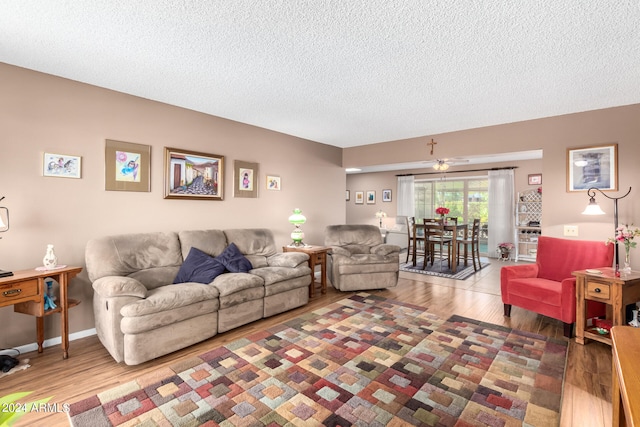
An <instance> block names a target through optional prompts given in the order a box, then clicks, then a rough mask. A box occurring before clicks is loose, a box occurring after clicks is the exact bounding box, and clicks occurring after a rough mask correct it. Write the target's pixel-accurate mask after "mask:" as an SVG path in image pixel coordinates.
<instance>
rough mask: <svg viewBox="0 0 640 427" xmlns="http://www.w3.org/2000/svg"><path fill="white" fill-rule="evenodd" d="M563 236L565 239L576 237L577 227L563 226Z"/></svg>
mask: <svg viewBox="0 0 640 427" xmlns="http://www.w3.org/2000/svg"><path fill="white" fill-rule="evenodd" d="M564 235H565V236H566V237H578V226H577V225H565V226H564Z"/></svg>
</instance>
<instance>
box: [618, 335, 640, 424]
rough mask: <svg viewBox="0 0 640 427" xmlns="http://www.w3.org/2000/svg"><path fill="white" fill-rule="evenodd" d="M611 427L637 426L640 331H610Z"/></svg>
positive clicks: (638, 420)
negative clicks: (611, 369)
mask: <svg viewBox="0 0 640 427" xmlns="http://www.w3.org/2000/svg"><path fill="white" fill-rule="evenodd" d="M611 340H612V342H613V346H612V352H613V354H612V365H613V371H612V372H611V379H612V388H611V409H612V415H613V422H612V425H613V427H618V426H640V399H638V396H639V395H640V365H639V364H638V354H639V353H640V328H632V327H630V326H614V327H613V328H611Z"/></svg>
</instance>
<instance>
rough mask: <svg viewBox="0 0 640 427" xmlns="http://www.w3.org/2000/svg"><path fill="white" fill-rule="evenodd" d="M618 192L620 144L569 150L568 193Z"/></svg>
mask: <svg viewBox="0 0 640 427" xmlns="http://www.w3.org/2000/svg"><path fill="white" fill-rule="evenodd" d="M589 188H598V189H600V190H612V191H617V190H618V144H610V145H600V146H595V147H584V148H568V149H567V191H586V190H588V189H589Z"/></svg>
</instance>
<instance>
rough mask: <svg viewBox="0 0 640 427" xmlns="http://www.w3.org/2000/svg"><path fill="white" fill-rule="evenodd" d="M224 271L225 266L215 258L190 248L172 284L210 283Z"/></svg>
mask: <svg viewBox="0 0 640 427" xmlns="http://www.w3.org/2000/svg"><path fill="white" fill-rule="evenodd" d="M224 269H225V266H224V265H223V264H222V263H221V262H220V261H219V260H218V259H217V258H214V257H212V256H210V255H207V254H206V253H204V252H202V251H201V250H200V249H198V248H194V247H192V248H191V249H190V250H189V255H187V258H186V259H185V260H184V262H183V263H182V265H181V266H180V270H178V275H177V276H176V278H175V279H173V283H174V284H175V283H186V282H196V283H205V284H206V283H211V282H213V279H215V278H216V277H218V276H219V275H221V274H222V273H224Z"/></svg>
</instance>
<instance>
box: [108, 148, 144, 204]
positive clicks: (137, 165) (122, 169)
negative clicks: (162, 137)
mask: <svg viewBox="0 0 640 427" xmlns="http://www.w3.org/2000/svg"><path fill="white" fill-rule="evenodd" d="M104 164H105V183H104V188H105V190H108V191H140V192H149V191H151V179H150V177H151V146H150V145H143V144H134V143H132V142H122V141H113V140H110V139H107V140H106V143H105V159H104Z"/></svg>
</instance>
